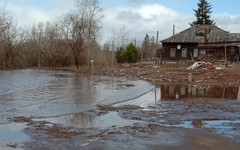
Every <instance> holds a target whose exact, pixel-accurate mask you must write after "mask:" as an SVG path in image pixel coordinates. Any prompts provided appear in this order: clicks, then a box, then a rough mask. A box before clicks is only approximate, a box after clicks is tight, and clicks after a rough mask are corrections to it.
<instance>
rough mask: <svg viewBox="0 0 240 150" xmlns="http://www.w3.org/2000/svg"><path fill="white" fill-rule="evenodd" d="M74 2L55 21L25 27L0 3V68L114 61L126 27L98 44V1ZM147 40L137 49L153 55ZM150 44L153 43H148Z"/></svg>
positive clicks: (82, 0)
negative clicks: (70, 8)
mask: <svg viewBox="0 0 240 150" xmlns="http://www.w3.org/2000/svg"><path fill="white" fill-rule="evenodd" d="M74 6H75V8H73V10H71V11H70V12H68V13H65V14H64V15H61V17H59V18H57V21H54V22H44V23H43V22H40V23H38V24H35V25H29V26H28V27H25V28H20V27H19V26H18V24H17V22H16V20H15V18H14V13H13V12H12V11H11V10H9V9H7V6H0V69H17V68H30V67H65V66H73V65H76V66H77V68H78V67H80V66H81V65H85V66H90V64H91V62H93V61H94V64H95V65H113V64H114V63H115V62H117V61H116V56H115V55H116V53H115V52H116V51H117V49H119V48H120V47H123V48H126V47H127V45H129V43H130V42H128V43H127V42H126V41H128V40H126V38H127V33H128V32H127V31H126V30H125V28H124V27H123V28H122V29H120V32H119V33H118V34H117V36H116V35H115V34H114V36H113V38H112V39H111V41H107V42H106V43H105V44H104V45H103V47H101V46H100V45H99V43H98V42H97V41H98V39H101V36H100V30H101V28H102V23H101V21H102V19H103V17H104V14H103V9H102V7H101V6H100V4H99V1H98V0H75V5H74ZM148 38H149V37H148ZM117 40H118V41H120V42H119V43H120V44H119V45H117ZM147 40H148V39H147ZM146 42H150V41H146V39H145V40H144V42H143V45H142V48H139V47H138V49H137V50H138V51H141V52H138V54H141V56H142V58H143V55H144V53H146V56H147V55H149V54H150V53H151V55H152V54H153V55H154V53H153V52H150V50H149V47H150V45H149V46H148V43H146ZM135 46H136V45H135ZM151 47H154V46H152V44H151ZM144 50H145V52H143V51H144ZM146 50H148V52H146ZM138 57H139V58H140V56H138ZM148 57H150V56H148ZM91 60H93V61H91Z"/></svg>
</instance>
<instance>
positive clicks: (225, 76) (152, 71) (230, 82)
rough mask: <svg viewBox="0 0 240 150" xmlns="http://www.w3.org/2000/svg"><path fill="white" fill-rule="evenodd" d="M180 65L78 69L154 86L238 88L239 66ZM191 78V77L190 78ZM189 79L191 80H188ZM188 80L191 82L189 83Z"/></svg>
mask: <svg viewBox="0 0 240 150" xmlns="http://www.w3.org/2000/svg"><path fill="white" fill-rule="evenodd" d="M188 67H189V66H187V65H181V64H163V65H159V66H155V65H153V64H150V63H146V64H141V63H139V64H122V65H116V66H114V67H95V68H93V69H92V70H91V71H87V70H85V69H79V70H78V73H79V74H89V73H90V74H94V75H107V76H121V77H125V78H129V79H141V80H145V81H147V82H150V83H152V84H154V85H156V86H158V85H162V84H172V83H179V84H187V85H189V84H191V85H196V86H198V87H211V86H220V87H224V86H234V87H239V86H240V64H235V65H233V66H229V67H224V66H221V68H222V69H210V70H206V69H187V68H188ZM190 76H191V77H190ZM190 78H191V79H190ZM189 80H190V81H191V82H189Z"/></svg>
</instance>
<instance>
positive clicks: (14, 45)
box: [0, 6, 24, 69]
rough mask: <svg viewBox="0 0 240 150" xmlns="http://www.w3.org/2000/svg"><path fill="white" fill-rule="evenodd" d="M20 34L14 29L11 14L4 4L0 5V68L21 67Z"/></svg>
mask: <svg viewBox="0 0 240 150" xmlns="http://www.w3.org/2000/svg"><path fill="white" fill-rule="evenodd" d="M22 37H23V36H22V34H19V32H17V29H16V24H15V21H14V19H13V14H12V12H11V11H9V10H8V9H7V8H6V6H1V7H0V68H7V69H8V68H18V67H21V66H22V65H21V61H22V60H21V55H20V54H21V49H22V45H23V43H24V42H23V38H22Z"/></svg>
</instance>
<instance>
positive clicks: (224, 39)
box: [161, 25, 240, 43]
mask: <svg viewBox="0 0 240 150" xmlns="http://www.w3.org/2000/svg"><path fill="white" fill-rule="evenodd" d="M207 35H208V36H207ZM206 39H207V43H234V42H240V38H238V37H236V36H233V35H231V34H230V33H229V32H227V31H224V30H222V29H220V28H218V27H217V26H215V25H194V26H192V27H190V28H188V29H186V30H184V31H182V32H180V33H178V34H176V35H174V36H171V37H169V38H167V39H165V40H162V41H161V42H162V43H206Z"/></svg>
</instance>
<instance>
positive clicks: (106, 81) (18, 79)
mask: <svg viewBox="0 0 240 150" xmlns="http://www.w3.org/2000/svg"><path fill="white" fill-rule="evenodd" d="M152 88H153V86H152V85H151V84H149V83H146V82H144V81H129V80H125V79H121V78H111V77H96V76H95V77H93V76H90V77H82V76H81V77H80V76H77V75H75V74H74V73H71V72H63V71H49V70H16V71H1V72H0V105H1V107H0V113H1V116H0V124H1V123H6V122H7V118H12V117H15V116H25V117H51V116H60V115H65V114H71V113H79V112H84V111H86V110H89V109H92V108H93V107H95V105H96V104H114V103H118V102H121V101H126V100H128V99H132V98H134V97H138V96H139V95H142V94H143V93H146V92H148V91H150V90H151V89H152Z"/></svg>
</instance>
